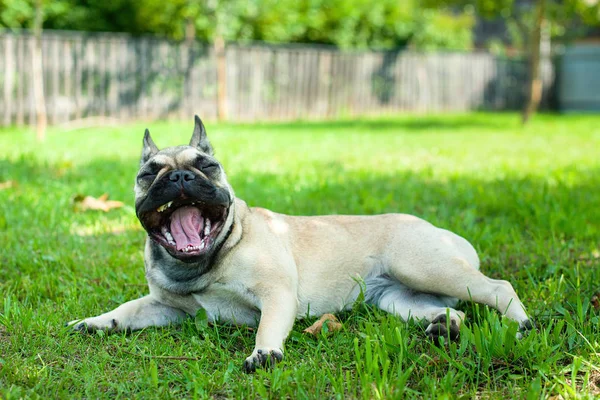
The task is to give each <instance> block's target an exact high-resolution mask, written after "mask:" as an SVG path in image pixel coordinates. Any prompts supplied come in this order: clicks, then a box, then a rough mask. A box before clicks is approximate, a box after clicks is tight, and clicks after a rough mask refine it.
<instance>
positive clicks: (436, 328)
mask: <svg viewBox="0 0 600 400" xmlns="http://www.w3.org/2000/svg"><path fill="white" fill-rule="evenodd" d="M459 332H460V329H459V327H458V323H457V322H456V320H455V319H454V318H450V324H448V320H447V318H446V315H445V314H440V315H438V316H437V317H435V318H434V319H433V321H431V323H430V324H429V326H428V327H427V329H426V330H425V334H426V335H427V337H429V338H430V339H432V340H433V341H434V342H436V343H437V342H438V338H440V337H443V338H446V339H448V337H450V340H452V341H454V340H457V339H458V335H459Z"/></svg>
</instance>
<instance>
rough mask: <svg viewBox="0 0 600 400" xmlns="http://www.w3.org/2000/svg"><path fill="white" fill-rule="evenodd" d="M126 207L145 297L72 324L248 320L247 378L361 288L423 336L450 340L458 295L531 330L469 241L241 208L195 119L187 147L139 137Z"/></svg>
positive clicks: (99, 326) (433, 231)
mask: <svg viewBox="0 0 600 400" xmlns="http://www.w3.org/2000/svg"><path fill="white" fill-rule="evenodd" d="M199 164H201V165H204V167H199V166H198V165H199ZM152 166H153V167H154V168H151V167H152ZM173 204H175V205H174V206H173V207H171V206H172V205H173ZM171 208H173V209H174V211H172V212H171V211H170V209H171ZM161 209H162V210H161ZM136 211H137V213H138V217H139V218H140V221H141V222H142V225H144V227H145V228H146V230H147V231H148V233H149V237H148V239H147V242H146V248H145V263H146V277H147V280H148V284H149V288H150V294H149V295H148V296H145V297H143V298H141V299H138V300H133V301H130V302H128V303H125V304H123V305H121V306H120V307H118V308H117V309H115V310H113V311H111V312H108V313H106V314H102V315H100V316H98V317H93V318H88V319H86V320H84V321H82V322H80V323H77V324H74V326H75V329H77V330H88V331H89V330H112V331H116V330H136V329H142V328H144V327H148V326H164V325H168V324H172V323H178V322H180V321H181V320H183V319H184V318H186V317H187V316H189V315H195V314H196V312H197V311H198V310H199V309H201V308H202V309H204V310H205V311H206V313H207V315H208V318H209V319H210V320H217V319H218V320H220V321H226V322H230V323H234V324H247V325H251V326H253V325H258V331H257V338H256V347H255V349H254V352H253V353H252V355H251V356H250V357H248V358H247V359H246V361H245V363H244V368H245V370H246V371H253V370H254V369H255V368H256V367H257V366H261V365H265V363H267V362H268V361H271V362H274V361H276V360H280V359H281V358H282V356H283V353H282V349H283V343H284V341H285V339H286V337H287V335H288V333H289V331H290V330H291V328H292V326H293V324H294V320H295V319H296V318H302V317H305V316H318V315H321V314H323V313H327V312H336V311H340V310H344V309H346V308H348V307H349V306H351V305H352V303H353V302H354V301H355V300H356V298H357V297H358V295H359V293H360V292H361V290H364V295H365V300H366V301H367V302H369V303H372V304H375V305H377V306H378V307H380V308H381V309H383V310H385V311H388V312H390V313H393V314H395V315H398V316H400V317H401V318H403V319H409V318H415V319H417V320H421V321H425V322H428V323H429V325H428V327H427V331H426V332H427V333H428V335H430V336H432V337H437V336H445V335H450V336H451V337H456V336H457V335H458V327H459V325H460V323H461V321H462V319H463V318H464V314H463V313H462V312H460V311H456V310H454V309H453V308H452V307H454V306H455V305H456V303H457V301H458V299H461V300H470V299H471V300H473V301H476V302H479V303H483V304H487V305H489V306H491V307H494V308H496V309H498V310H499V311H500V312H501V313H503V314H505V315H506V316H507V317H509V318H511V319H514V320H516V321H518V322H519V323H520V326H521V327H522V328H524V329H526V328H529V327H530V326H531V325H530V323H529V320H528V318H527V314H526V312H525V309H524V307H523V305H522V303H521V302H520V300H519V298H518V297H517V295H516V293H515V292H514V290H513V288H512V286H511V285H510V283H508V282H506V281H501V280H493V279H490V278H488V277H486V276H484V275H483V274H482V273H481V272H479V259H478V257H477V253H476V252H475V250H474V249H473V247H472V246H471V244H470V243H469V242H467V241H466V240H465V239H463V238H462V237H460V236H458V235H456V234H454V233H452V232H449V231H446V230H443V229H439V228H436V227H435V226H433V225H431V224H430V223H428V222H426V221H423V220H421V219H419V218H417V217H413V216H410V215H404V214H386V215H376V216H321V217H293V216H288V215H283V214H277V213H274V212H271V211H269V210H266V209H262V208H249V207H248V206H247V205H246V203H245V202H244V201H242V200H240V199H237V198H235V196H234V193H233V190H232V189H231V187H230V186H229V184H228V183H227V180H226V177H225V174H224V172H223V170H222V168H221V166H220V164H218V163H217V162H216V160H215V159H214V158H213V157H212V148H211V147H210V144H209V143H208V140H207V139H206V133H205V131H204V127H203V126H202V123H201V122H200V120H199V119H198V118H196V129H195V131H194V136H193V137H192V141H191V143H190V146H179V147H175V148H168V149H164V150H162V151H160V152H159V151H158V149H157V148H156V146H155V145H154V143H153V142H152V140H151V139H150V137H149V134H148V133H147V134H146V136H145V139H144V153H143V155H142V168H141V171H140V174H139V175H138V180H137V183H136ZM163 214H165V215H163ZM167 214H168V215H167ZM209 220H210V222H209ZM207 226H208V228H207ZM196 231H199V232H200V233H199V234H197V233H196ZM160 232H162V233H160ZM447 315H448V316H449V317H450V320H447Z"/></svg>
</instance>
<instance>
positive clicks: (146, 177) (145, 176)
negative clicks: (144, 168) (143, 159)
mask: <svg viewBox="0 0 600 400" xmlns="http://www.w3.org/2000/svg"><path fill="white" fill-rule="evenodd" d="M154 178H156V174H154V173H152V172H144V173H142V174H140V175H138V179H140V180H144V181H149V180H154Z"/></svg>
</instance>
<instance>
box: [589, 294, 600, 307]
mask: <svg viewBox="0 0 600 400" xmlns="http://www.w3.org/2000/svg"><path fill="white" fill-rule="evenodd" d="M590 303H592V306H593V307H594V308H595V309H596V310H600V292H598V293H596V294H595V295H593V296H592V299H591V300H590Z"/></svg>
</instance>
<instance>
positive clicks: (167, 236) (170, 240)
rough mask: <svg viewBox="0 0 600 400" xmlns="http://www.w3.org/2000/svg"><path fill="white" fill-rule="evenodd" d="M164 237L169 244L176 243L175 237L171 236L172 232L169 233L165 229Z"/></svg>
mask: <svg viewBox="0 0 600 400" xmlns="http://www.w3.org/2000/svg"><path fill="white" fill-rule="evenodd" d="M163 235H164V236H165V238H166V239H167V242H169V244H174V243H175V239H173V235H171V232H169V231H167V230H166V229H165V231H164V232H163Z"/></svg>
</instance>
